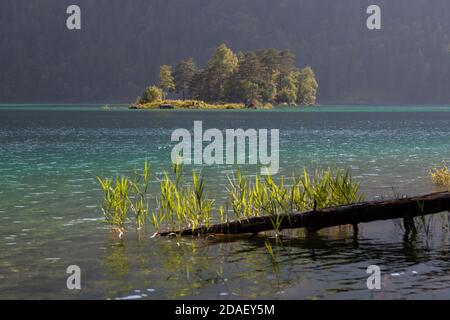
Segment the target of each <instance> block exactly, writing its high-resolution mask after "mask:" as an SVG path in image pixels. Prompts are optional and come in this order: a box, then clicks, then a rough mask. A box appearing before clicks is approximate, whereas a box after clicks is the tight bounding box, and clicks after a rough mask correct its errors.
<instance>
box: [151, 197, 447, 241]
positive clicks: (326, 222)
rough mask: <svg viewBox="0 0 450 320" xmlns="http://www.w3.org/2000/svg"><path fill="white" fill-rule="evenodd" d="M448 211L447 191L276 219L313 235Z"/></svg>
mask: <svg viewBox="0 0 450 320" xmlns="http://www.w3.org/2000/svg"><path fill="white" fill-rule="evenodd" d="M448 210H450V192H447V191H446V192H438V193H432V194H427V195H423V196H416V197H410V198H403V199H392V200H381V201H368V202H361V203H356V204H349V205H345V206H338V207H331V208H326V209H321V210H312V211H307V212H302V213H291V214H283V215H280V216H279V217H278V221H280V223H279V225H278V226H279V230H278V231H280V230H283V229H298V228H305V229H307V230H308V231H312V232H315V231H319V230H321V229H324V228H329V227H334V226H340V225H353V226H354V228H355V231H357V226H358V224H359V223H367V222H373V221H380V220H391V219H404V222H405V223H406V226H408V224H407V223H408V222H410V221H411V220H412V219H413V218H414V217H417V216H424V215H430V214H436V213H440V212H444V211H448ZM275 219H276V218H274V217H273V216H261V217H252V218H248V219H244V220H239V221H232V222H228V223H221V224H215V225H211V226H209V227H206V226H202V227H199V228H196V229H185V230H172V231H165V232H159V233H157V234H155V236H168V235H171V234H177V235H182V236H190V235H207V234H222V235H233V234H246V233H249V234H258V233H260V232H264V231H273V230H274V227H275ZM405 229H406V228H405Z"/></svg>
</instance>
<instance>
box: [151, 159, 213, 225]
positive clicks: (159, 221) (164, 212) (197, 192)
mask: <svg viewBox="0 0 450 320" xmlns="http://www.w3.org/2000/svg"><path fill="white" fill-rule="evenodd" d="M183 172H184V167H183V166H181V165H180V164H174V165H173V175H169V174H168V173H165V174H164V178H163V180H162V181H161V183H160V194H159V196H158V198H157V200H156V203H157V206H156V209H155V210H154V211H153V213H152V219H151V220H152V223H153V225H154V226H155V227H156V228H157V229H158V228H159V227H160V226H161V225H169V226H171V227H175V228H178V229H182V228H192V229H195V228H197V227H198V226H200V225H206V226H207V227H208V226H209V224H210V221H211V211H212V209H213V207H214V203H215V200H212V199H209V198H208V197H207V195H206V192H205V181H204V179H203V176H202V175H201V174H198V173H196V172H195V171H192V184H191V185H188V184H186V183H185V182H184V181H183Z"/></svg>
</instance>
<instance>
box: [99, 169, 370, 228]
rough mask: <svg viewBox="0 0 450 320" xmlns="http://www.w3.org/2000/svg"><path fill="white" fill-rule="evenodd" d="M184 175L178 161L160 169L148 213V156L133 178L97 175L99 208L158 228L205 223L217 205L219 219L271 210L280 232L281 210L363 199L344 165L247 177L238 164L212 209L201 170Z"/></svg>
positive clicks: (120, 223) (118, 222) (119, 223)
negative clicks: (220, 200)
mask: <svg viewBox="0 0 450 320" xmlns="http://www.w3.org/2000/svg"><path fill="white" fill-rule="evenodd" d="M184 176H185V174H184V166H182V165H180V164H178V163H176V164H173V166H172V172H170V173H167V172H166V173H164V175H163V177H162V178H161V180H160V181H159V191H158V192H157V194H156V197H155V200H156V206H155V208H154V209H153V210H151V214H149V201H148V198H149V195H148V194H149V185H150V170H149V166H148V163H147V162H145V164H144V169H143V170H142V172H140V173H139V172H138V171H137V170H134V172H133V176H132V177H131V178H129V177H117V178H115V179H114V180H113V179H108V178H104V179H102V178H100V177H98V180H99V182H100V185H101V187H102V189H103V191H104V197H103V203H102V210H103V213H104V216H105V219H106V221H107V222H108V223H109V224H111V225H112V226H114V227H116V228H120V229H121V230H123V229H124V228H125V224H126V222H128V221H134V222H135V224H136V226H137V227H138V228H141V227H142V226H143V225H144V224H145V223H146V222H147V221H150V222H151V223H152V224H153V226H154V227H155V228H156V229H160V228H162V227H169V228H171V229H186V228H192V229H195V228H197V227H199V226H201V225H202V226H206V227H209V226H210V224H211V222H212V221H213V214H212V213H213V212H215V211H217V218H216V220H219V219H220V222H222V223H225V222H228V221H230V215H231V216H232V217H233V218H234V219H237V220H241V219H247V218H251V217H257V216H261V215H269V216H271V217H272V223H273V228H274V230H275V231H276V232H277V233H278V232H279V231H280V226H281V225H282V217H283V214H286V213H290V212H292V211H306V210H311V209H320V208H325V207H330V206H336V205H343V204H349V203H355V202H359V201H361V200H362V196H361V194H360V193H359V184H358V182H357V181H354V180H352V178H351V177H350V175H349V173H348V171H343V170H336V171H332V170H331V169H328V170H315V171H314V172H313V173H312V174H310V173H309V172H308V171H307V170H306V169H304V170H303V172H302V174H301V175H300V176H298V177H296V176H292V177H290V178H285V177H281V178H280V180H279V182H276V181H275V180H274V178H273V177H271V176H264V177H260V176H256V177H255V178H254V179H249V178H248V177H244V176H243V175H242V174H241V172H240V171H239V170H238V171H237V173H236V175H235V176H233V177H232V178H229V187H228V189H227V192H228V201H227V202H226V203H225V204H224V205H221V206H220V207H219V208H218V209H216V208H215V200H213V199H210V198H209V197H208V195H207V191H206V190H207V188H206V186H205V180H204V178H203V176H202V174H199V173H197V172H195V171H193V172H192V176H191V179H190V180H189V182H188V183H187V182H186V181H185V179H184ZM130 215H132V216H133V217H131V218H130Z"/></svg>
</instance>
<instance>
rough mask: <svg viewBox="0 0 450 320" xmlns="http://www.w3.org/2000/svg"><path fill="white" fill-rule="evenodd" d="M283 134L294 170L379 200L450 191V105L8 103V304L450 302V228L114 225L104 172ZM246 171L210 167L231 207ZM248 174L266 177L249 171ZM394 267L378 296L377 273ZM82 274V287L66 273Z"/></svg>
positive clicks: (3, 150)
mask: <svg viewBox="0 0 450 320" xmlns="http://www.w3.org/2000/svg"><path fill="white" fill-rule="evenodd" d="M196 120H202V121H203V127H204V129H207V128H219V129H221V130H223V129H226V128H244V129H246V128H255V129H258V128H269V129H271V128H273V129H280V173H279V175H278V176H280V175H283V174H285V175H289V174H290V173H291V172H299V171H300V170H301V169H302V168H303V167H304V166H306V167H308V168H313V167H328V166H330V167H343V168H350V170H351V172H352V174H353V176H356V177H358V179H359V180H360V181H361V185H362V189H363V191H364V193H365V194H366V198H368V199H372V198H380V197H386V196H393V195H394V194H398V193H400V194H404V195H414V194H419V193H426V192H432V191H437V190H438V189H436V188H434V187H433V185H432V183H431V181H430V178H429V176H428V170H429V169H430V168H431V167H433V166H435V165H440V164H441V162H442V161H443V160H449V159H450V106H383V107H365V106H321V107H318V108H299V109H291V108H276V109H274V110H269V111H207V112H205V111H177V112H174V111H158V110H156V111H135V110H127V109H126V108H125V107H124V106H109V108H102V107H101V106H99V105H67V106H61V105H44V106H37V105H1V106H0V177H1V181H2V183H1V184H0V298H6V299H10V298H26V299H41V298H49V299H57V298H58V299H60V298H63V299H73V298H76V299H81V298H83V299H85V298H86V299H117V298H136V299H156V298H159V299H172V298H181V297H184V298H190V299H195V298H218V299H241V298H280V299H283V298H290V299H292V298H293V299H305V298H319V299H330V298H337V299H345V298H358V299H387V298H450V276H449V271H450V265H449V264H448V261H449V234H448V233H447V232H446V231H442V230H441V228H440V225H441V219H447V218H448V217H447V216H442V217H441V216H436V217H435V218H434V220H433V221H431V225H432V231H433V232H432V234H431V235H428V236H425V235H423V234H420V235H419V236H418V237H417V239H415V240H413V241H404V239H403V234H402V232H401V231H400V230H399V229H398V227H396V225H395V224H394V223H393V222H390V221H389V222H380V223H378V222H377V223H372V224H365V225H362V226H361V232H360V234H359V236H358V238H357V239H355V238H354V237H353V234H352V232H351V230H350V229H348V228H344V227H343V228H335V229H330V230H325V231H322V232H321V233H319V234H318V235H310V234H304V233H303V232H300V231H299V232H294V233H291V234H289V235H287V236H286V237H285V238H284V240H283V245H277V244H276V243H275V241H274V239H271V240H272V241H273V246H274V251H275V252H276V259H275V262H274V260H272V258H271V257H270V255H268V254H267V250H266V248H265V246H264V242H265V240H266V238H265V237H263V236H261V237H257V238H251V239H249V238H248V237H239V238H230V239H215V238H211V239H207V240H200V239H184V240H182V241H178V240H176V239H150V238H149V235H151V233H152V231H153V230H145V231H143V232H140V233H136V232H134V231H132V229H131V228H130V232H128V233H127V234H126V237H125V239H124V240H118V239H117V236H115V235H113V234H111V233H110V232H109V231H108V229H107V227H106V226H105V224H104V223H103V222H102V220H101V212H100V210H99V207H98V205H99V201H100V196H101V194H100V191H99V187H98V184H97V182H96V180H95V176H96V175H101V176H113V175H116V174H128V173H129V172H130V169H131V168H132V167H133V166H134V165H140V164H142V162H143V161H144V160H146V159H148V160H149V161H150V163H151V164H152V168H153V170H154V172H155V174H156V175H161V174H162V172H163V171H164V170H165V169H168V168H169V167H170V152H171V148H172V147H173V145H174V144H173V143H171V142H170V136H171V133H172V131H173V130H175V129H177V128H186V129H189V130H192V127H193V122H194V121H196ZM233 169H234V166H226V165H223V166H213V167H204V168H203V170H204V173H205V176H206V178H207V187H208V190H209V192H210V193H211V194H212V195H213V196H215V197H216V198H218V199H219V200H221V199H222V200H223V198H224V195H225V193H224V190H225V188H226V185H227V175H229V174H231V173H232V171H233ZM243 170H244V172H245V173H247V174H250V175H252V174H255V173H257V172H258V171H259V168H258V167H257V166H244V167H243ZM372 264H377V265H379V266H380V267H381V269H382V272H383V278H382V279H383V280H382V290H380V291H377V292H374V291H370V290H367V288H366V279H367V274H366V268H367V266H369V265H372ZM69 265H78V266H80V268H81V270H82V289H81V290H78V291H71V290H68V289H67V287H66V279H67V277H68V275H67V274H66V268H67V267H68V266H69Z"/></svg>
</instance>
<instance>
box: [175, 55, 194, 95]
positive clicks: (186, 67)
mask: <svg viewBox="0 0 450 320" xmlns="http://www.w3.org/2000/svg"><path fill="white" fill-rule="evenodd" d="M196 72H197V65H196V64H195V61H194V59H192V58H189V59H186V60H183V61H181V62H180V63H179V64H177V65H176V66H175V68H174V74H173V76H174V82H175V92H177V93H180V94H182V97H183V100H185V99H186V96H187V95H189V96H191V93H190V90H189V86H190V84H191V81H192V78H193V77H194V75H195V73H196Z"/></svg>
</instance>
